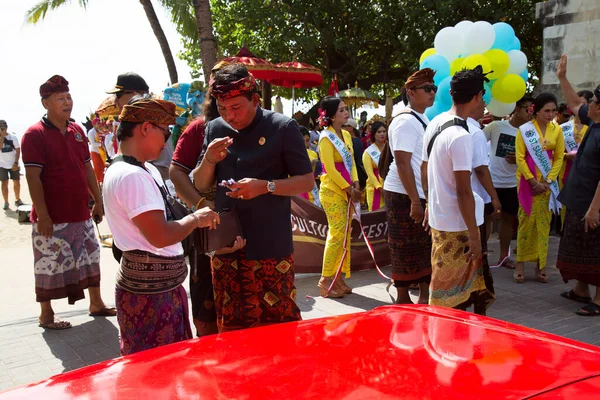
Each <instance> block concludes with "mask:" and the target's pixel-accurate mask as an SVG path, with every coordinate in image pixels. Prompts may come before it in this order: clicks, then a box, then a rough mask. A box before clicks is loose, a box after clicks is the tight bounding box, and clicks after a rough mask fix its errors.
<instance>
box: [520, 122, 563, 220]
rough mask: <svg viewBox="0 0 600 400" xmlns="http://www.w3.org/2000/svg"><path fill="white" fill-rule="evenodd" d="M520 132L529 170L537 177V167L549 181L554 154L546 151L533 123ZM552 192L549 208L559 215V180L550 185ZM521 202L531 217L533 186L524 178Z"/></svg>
mask: <svg viewBox="0 0 600 400" xmlns="http://www.w3.org/2000/svg"><path fill="white" fill-rule="evenodd" d="M519 131H521V134H522V135H523V142H525V147H527V152H528V154H527V155H526V157H525V158H526V161H527V166H528V167H529V170H530V171H531V173H532V174H533V175H534V176H535V167H536V166H537V167H538V169H539V170H540V172H541V173H542V177H543V178H544V179H548V175H549V174H550V170H551V169H552V160H551V159H550V154H552V152H551V151H550V150H548V151H545V150H544V148H543V146H542V143H541V142H540V135H539V133H538V131H537V130H536V129H535V126H534V125H533V123H532V122H527V123H525V124H523V125H521V126H520V127H519ZM550 191H551V193H550V202H549V204H548V208H549V209H550V211H552V212H554V213H557V214H558V213H559V212H560V209H561V207H562V205H561V204H560V202H559V201H558V200H557V197H558V193H559V192H560V189H559V187H558V181H557V180H555V181H554V182H552V184H551V185H550ZM519 202H520V203H521V206H522V207H523V210H524V211H525V212H526V213H527V215H530V214H531V207H532V204H533V192H532V190H531V185H529V184H528V183H527V180H526V179H525V177H524V176H521V182H520V183H519Z"/></svg>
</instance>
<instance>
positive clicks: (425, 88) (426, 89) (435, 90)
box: [413, 85, 438, 93]
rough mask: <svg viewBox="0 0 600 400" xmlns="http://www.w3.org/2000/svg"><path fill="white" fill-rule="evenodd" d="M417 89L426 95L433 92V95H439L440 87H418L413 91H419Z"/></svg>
mask: <svg viewBox="0 0 600 400" xmlns="http://www.w3.org/2000/svg"><path fill="white" fill-rule="evenodd" d="M417 89H423V90H424V91H425V93H431V92H432V91H433V93H437V90H438V87H437V86H435V85H423V86H417V87H416V88H413V90H417Z"/></svg>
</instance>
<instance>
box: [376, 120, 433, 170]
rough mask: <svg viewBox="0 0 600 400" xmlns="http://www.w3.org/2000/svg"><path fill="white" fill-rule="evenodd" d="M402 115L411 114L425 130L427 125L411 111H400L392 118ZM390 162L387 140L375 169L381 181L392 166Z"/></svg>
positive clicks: (390, 152) (391, 156) (390, 153)
mask: <svg viewBox="0 0 600 400" xmlns="http://www.w3.org/2000/svg"><path fill="white" fill-rule="evenodd" d="M403 114H412V115H413V116H414V117H415V118H416V119H417V120H419V122H420V123H421V125H423V129H427V124H426V123H425V122H423V120H422V119H421V118H419V116H418V115H417V113H415V112H414V111H413V110H405V111H401V112H399V113H398V114H396V115H395V116H394V118H396V117H397V116H398V115H403ZM394 118H392V121H393V120H394ZM390 125H391V121H390ZM388 128H389V125H388ZM392 160H394V155H393V154H392V149H391V147H390V141H389V139H388V140H386V142H385V144H384V145H383V149H382V150H381V157H380V158H379V164H377V169H378V170H379V176H381V178H382V179H385V177H386V176H387V174H388V172H389V171H390V165H391V164H392Z"/></svg>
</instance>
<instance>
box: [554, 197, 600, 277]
mask: <svg viewBox="0 0 600 400" xmlns="http://www.w3.org/2000/svg"><path fill="white" fill-rule="evenodd" d="M582 219H583V216H582V215H577V214H576V213H575V212H574V211H571V210H569V209H567V214H566V217H565V225H564V228H563V234H562V237H561V238H560V246H559V247H558V260H557V261H556V266H557V267H558V269H559V270H560V274H561V275H562V277H563V280H564V281H565V282H567V281H569V280H571V279H577V280H579V281H582V282H584V283H587V284H589V285H594V286H600V229H593V230H592V229H591V228H590V229H588V231H587V232H585V225H584V222H583V221H582Z"/></svg>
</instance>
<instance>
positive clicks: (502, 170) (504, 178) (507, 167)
mask: <svg viewBox="0 0 600 400" xmlns="http://www.w3.org/2000/svg"><path fill="white" fill-rule="evenodd" d="M517 130H518V128H515V127H514V126H512V125H511V124H510V122H509V121H506V120H502V121H494V122H492V123H491V124H489V125H487V126H486V127H485V128H483V132H484V133H485V136H486V138H487V140H489V141H490V144H491V152H490V174H491V175H492V182H494V187H496V188H504V189H507V188H514V187H517V164H509V163H508V162H507V161H506V160H505V159H504V158H503V157H496V151H497V150H498V140H499V139H500V135H501V134H505V135H508V136H512V137H515V138H516V137H517Z"/></svg>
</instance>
